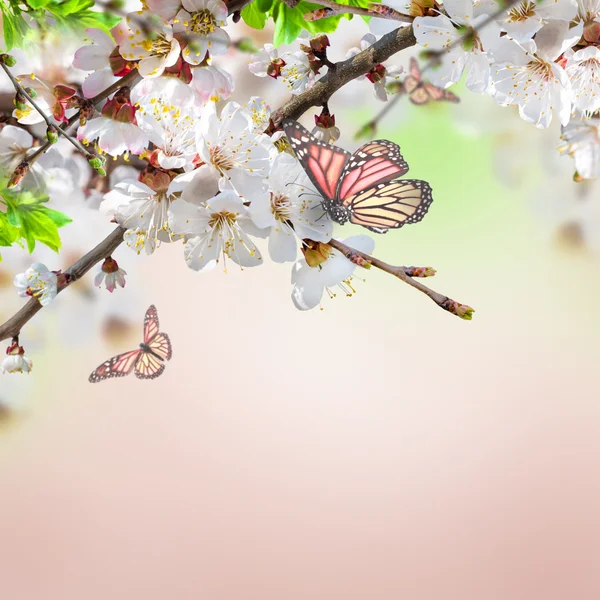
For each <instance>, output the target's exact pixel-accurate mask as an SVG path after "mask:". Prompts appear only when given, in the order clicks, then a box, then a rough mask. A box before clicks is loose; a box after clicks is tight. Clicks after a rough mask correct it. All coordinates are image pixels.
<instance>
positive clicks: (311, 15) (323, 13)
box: [304, 8, 335, 21]
mask: <svg viewBox="0 0 600 600" xmlns="http://www.w3.org/2000/svg"><path fill="white" fill-rule="evenodd" d="M334 14H335V10H333V8H318V9H317V10H311V11H310V12H307V13H306V14H305V15H304V20H305V21H319V20H320V19H326V18H327V17H331V16H332V15H334Z"/></svg>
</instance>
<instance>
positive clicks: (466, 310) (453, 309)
mask: <svg viewBox="0 0 600 600" xmlns="http://www.w3.org/2000/svg"><path fill="white" fill-rule="evenodd" d="M328 243H329V245H330V246H332V247H333V248H335V249H336V250H339V251H340V252H341V253H342V254H343V255H344V256H346V257H347V258H350V257H351V256H352V255H356V254H358V256H360V257H361V258H362V259H364V260H365V261H367V262H368V263H371V264H372V265H373V266H374V267H376V268H377V269H380V270H381V271H384V272H385V273H389V274H390V275H393V276H394V277H397V278H398V279H400V280H401V281H403V282H404V283H408V285H410V286H412V287H414V288H415V289H417V290H419V291H420V292H422V293H423V294H425V295H426V296H428V297H429V298H431V300H433V301H434V302H435V303H436V304H437V305H438V306H439V307H441V308H443V309H444V310H447V311H448V312H450V313H452V314H454V315H457V316H459V317H461V318H462V319H467V320H470V319H471V317H472V314H473V312H474V310H473V309H472V308H471V307H470V306H467V305H466V304H460V303H459V302H456V301H455V300H452V299H451V298H449V297H448V296H444V295H442V294H439V293H438V292H436V291H434V290H432V289H431V288H428V287H427V286H426V285H423V284H422V283H421V282H420V281H416V280H415V279H413V278H412V277H410V276H409V275H408V273H407V272H408V271H409V270H412V269H413V267H395V266H393V265H389V264H388V263H386V262H383V261H382V260H379V259H378V258H375V257H374V256H371V255H369V254H366V253H365V252H361V251H360V250H356V249H354V248H352V247H350V246H348V245H347V244H344V243H343V242H340V241H339V240H336V239H333V238H332V239H331V240H330V241H329V242H328Z"/></svg>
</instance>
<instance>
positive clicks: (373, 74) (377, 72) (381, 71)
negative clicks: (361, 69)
mask: <svg viewBox="0 0 600 600" xmlns="http://www.w3.org/2000/svg"><path fill="white" fill-rule="evenodd" d="M386 73H387V71H386V68H385V67H384V66H383V65H381V64H379V65H377V66H375V67H373V68H372V69H371V70H370V71H369V72H368V73H367V79H368V80H369V81H370V82H371V83H379V82H380V81H383V80H384V79H385V75H386Z"/></svg>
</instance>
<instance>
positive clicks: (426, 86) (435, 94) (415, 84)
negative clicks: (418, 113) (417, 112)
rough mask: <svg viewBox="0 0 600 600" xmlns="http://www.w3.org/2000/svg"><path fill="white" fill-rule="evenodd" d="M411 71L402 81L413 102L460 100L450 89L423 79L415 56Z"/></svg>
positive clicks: (412, 59) (411, 63)
mask: <svg viewBox="0 0 600 600" xmlns="http://www.w3.org/2000/svg"><path fill="white" fill-rule="evenodd" d="M409 73H410V75H408V76H407V77H406V79H405V80H404V82H403V83H402V85H403V86H404V91H405V92H406V93H407V94H408V99H409V100H410V101H411V102H412V103H413V104H419V105H420V104H428V103H429V102H431V101H432V100H433V101H438V102H439V101H442V100H445V101H446V102H454V103H455V104H456V103H457V102H460V98H459V97H458V96H457V95H456V94H453V93H452V92H451V91H449V90H445V89H444V88H441V87H437V86H436V85H433V84H431V83H423V82H422V81H421V69H419V65H418V63H417V61H416V60H415V59H414V58H411V59H410V67H409Z"/></svg>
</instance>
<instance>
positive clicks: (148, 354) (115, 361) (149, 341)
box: [89, 305, 173, 383]
mask: <svg viewBox="0 0 600 600" xmlns="http://www.w3.org/2000/svg"><path fill="white" fill-rule="evenodd" d="M172 356H173V349H172V347H171V340H170V339H169V336H168V335H167V334H166V333H159V323H158V313H157V312H156V307H155V306H154V305H152V306H151V307H150V308H149V309H148V310H147V311H146V316H145V317H144V341H143V343H141V344H140V347H139V349H138V350H131V352H125V353H124V354H118V355H117V356H113V357H112V358H110V359H109V360H107V361H105V362H103V363H102V364H101V365H100V366H99V367H98V368H97V369H96V370H95V371H94V372H93V373H92V374H91V375H90V377H89V382H90V383H98V382H99V381H104V380H105V379H110V378H111V377H125V375H129V374H130V373H131V371H133V370H134V369H135V376H136V377H138V378H139V379H155V378H156V377H159V376H160V375H162V373H163V371H164V370H165V360H171V357H172Z"/></svg>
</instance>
